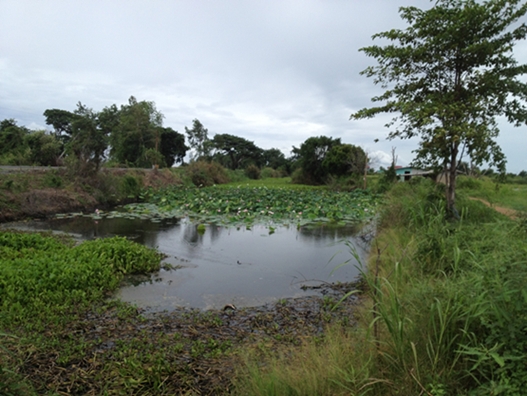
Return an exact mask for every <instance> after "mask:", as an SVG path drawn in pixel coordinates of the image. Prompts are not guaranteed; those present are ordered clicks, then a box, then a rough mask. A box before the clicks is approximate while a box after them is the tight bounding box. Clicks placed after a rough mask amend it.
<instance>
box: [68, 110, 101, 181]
mask: <svg viewBox="0 0 527 396" xmlns="http://www.w3.org/2000/svg"><path fill="white" fill-rule="evenodd" d="M74 114H75V115H76V116H77V117H76V118H75V119H74V120H73V122H72V123H71V139H70V140H69V141H68V143H67V144H66V151H67V152H68V154H71V155H72V156H74V157H75V159H76V165H77V166H78V169H77V171H78V172H79V173H81V174H84V175H90V174H94V173H97V171H98V170H99V167H100V166H101V162H102V160H103V159H104V153H105V151H106V149H107V147H108V141H107V140H108V139H107V133H106V132H105V130H104V129H101V128H100V127H99V121H98V116H99V115H98V113H96V112H94V111H93V110H92V109H90V108H88V107H86V106H85V105H83V104H82V103H81V102H79V103H78V104H77V109H76V110H75V111H74Z"/></svg>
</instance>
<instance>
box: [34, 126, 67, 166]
mask: <svg viewBox="0 0 527 396" xmlns="http://www.w3.org/2000/svg"><path fill="white" fill-rule="evenodd" d="M26 141H27V145H28V147H29V148H30V150H31V152H30V154H29V164H32V165H40V166H57V165H58V161H59V156H60V153H61V152H62V148H63V144H62V143H61V142H60V141H59V140H58V139H57V138H56V137H55V136H53V135H48V134H47V133H46V132H45V131H33V132H31V133H30V134H28V135H27V136H26Z"/></svg>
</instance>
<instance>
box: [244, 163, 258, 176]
mask: <svg viewBox="0 0 527 396" xmlns="http://www.w3.org/2000/svg"><path fill="white" fill-rule="evenodd" d="M245 174H246V175H247V177H248V178H249V179H253V180H256V179H259V178H260V175H261V171H260V168H258V167H257V166H256V165H254V164H251V165H249V166H248V167H247V168H245Z"/></svg>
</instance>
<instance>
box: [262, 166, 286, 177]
mask: <svg viewBox="0 0 527 396" xmlns="http://www.w3.org/2000/svg"><path fill="white" fill-rule="evenodd" d="M260 176H261V178H262V179H269V178H271V177H283V176H282V172H280V171H278V170H276V169H273V168H269V167H265V168H263V169H262V171H261V173H260Z"/></svg>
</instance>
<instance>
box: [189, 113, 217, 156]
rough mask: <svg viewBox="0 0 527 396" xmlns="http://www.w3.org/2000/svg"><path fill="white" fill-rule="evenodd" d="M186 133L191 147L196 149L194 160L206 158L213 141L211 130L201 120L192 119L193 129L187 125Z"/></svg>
mask: <svg viewBox="0 0 527 396" xmlns="http://www.w3.org/2000/svg"><path fill="white" fill-rule="evenodd" d="M185 134H186V135H187V140H188V144H189V146H190V148H191V149H192V150H194V153H193V155H192V159H193V160H198V159H200V158H206V157H208V156H209V155H210V151H211V148H212V147H211V141H210V139H209V136H208V135H209V131H208V129H206V128H205V127H204V126H203V124H202V123H201V122H199V120H197V119H195V120H193V121H192V129H188V128H187V127H185Z"/></svg>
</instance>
